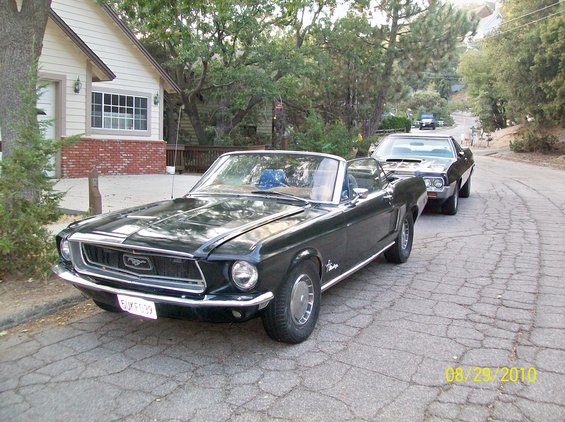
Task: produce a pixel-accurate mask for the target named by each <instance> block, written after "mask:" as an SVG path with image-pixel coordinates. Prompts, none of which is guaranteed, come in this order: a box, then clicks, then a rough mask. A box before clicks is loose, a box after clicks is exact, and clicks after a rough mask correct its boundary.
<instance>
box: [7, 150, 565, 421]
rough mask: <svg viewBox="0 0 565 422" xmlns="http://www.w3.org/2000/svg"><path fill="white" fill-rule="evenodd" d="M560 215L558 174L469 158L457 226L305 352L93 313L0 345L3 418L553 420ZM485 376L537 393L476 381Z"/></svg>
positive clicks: (328, 303) (369, 276) (374, 285)
mask: <svg viewBox="0 0 565 422" xmlns="http://www.w3.org/2000/svg"><path fill="white" fill-rule="evenodd" d="M564 214H565V172H562V171H557V170H551V169H547V168H541V167H534V166H530V165H527V164H520V163H515V162H505V161H500V160H496V159H493V158H488V157H477V168H476V171H475V174H474V176H473V185H472V190H471V197H470V198H468V199H462V200H461V201H460V208H459V213H458V214H457V215H456V216H454V217H451V216H444V215H441V214H439V213H437V212H434V211H433V210H432V211H426V212H425V213H424V214H423V215H422V217H421V219H420V220H419V221H418V222H417V223H416V239H415V242H414V249H413V251H412V256H411V257H410V260H409V261H408V262H407V263H406V264H402V265H398V266H397V265H393V264H388V263H386V262H385V261H384V260H383V259H382V258H379V259H377V260H376V261H375V262H374V263H372V264H370V265H369V266H367V267H365V268H364V269H363V270H361V271H359V272H358V273H356V274H355V275H353V276H351V277H349V278H348V279H346V280H344V281H343V282H341V283H340V284H338V285H337V286H335V287H333V288H332V289H330V290H328V291H327V292H325V293H324V294H323V296H322V308H321V312H320V319H319V322H318V325H317V327H316V330H315V331H314V333H313V335H312V336H311V338H310V339H309V340H307V341H306V342H304V343H302V344H299V345H293V346H291V345H286V344H281V343H276V342H273V341H271V340H270V339H269V338H268V337H267V336H266V334H265V333H264V331H263V327H262V325H261V322H260V320H258V319H257V320H253V321H250V322H247V323H243V324H208V323H201V322H190V321H180V320H168V319H159V320H157V321H144V320H141V319H140V318H136V317H125V316H122V315H119V314H111V313H107V312H103V311H98V310H94V311H92V312H90V313H88V314H86V315H82V316H80V317H79V318H77V319H75V320H73V321H71V322H70V323H69V324H68V325H66V326H49V325H47V326H43V327H41V328H40V329H39V330H36V331H33V332H18V331H17V330H16V331H15V332H14V333H13V334H9V335H7V336H4V337H2V338H0V420H6V421H7V420H10V421H35V420H37V421H39V420H41V421H55V420H81V421H91V420H92V421H95V420H104V421H111V420H126V421H153V420H158V421H168V420H184V421H186V420H190V421H199V420H202V421H263V420H280V421H290V420H292V421H294V420H308V421H327V420H340V421H421V420H425V421H436V420H438V421H439V420H441V421H445V420H453V421H491V420H492V421H496V420H500V421H560V422H562V421H563V420H565V393H564V391H565V282H564V278H563V273H564V272H565V218H564ZM457 367H460V368H463V369H462V371H463V374H470V375H471V376H470V377H468V378H467V379H460V382H451V383H450V382H448V381H447V380H446V370H447V368H457ZM486 367H488V368H492V373H494V370H495V368H502V367H509V368H526V370H527V368H535V369H536V380H535V381H534V382H528V380H525V382H521V381H520V380H519V381H517V382H511V381H509V382H501V374H498V375H497V377H496V379H494V380H492V381H490V382H475V380H474V378H475V375H476V372H474V371H475V369H474V368H486Z"/></svg>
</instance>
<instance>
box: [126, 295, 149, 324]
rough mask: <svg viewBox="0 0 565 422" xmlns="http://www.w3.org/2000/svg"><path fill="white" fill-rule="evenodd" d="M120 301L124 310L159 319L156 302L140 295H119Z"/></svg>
mask: <svg viewBox="0 0 565 422" xmlns="http://www.w3.org/2000/svg"><path fill="white" fill-rule="evenodd" d="M118 303H119V304H120V308H122V310H124V311H126V312H128V313H130V314H134V315H139V316H142V317H145V318H151V319H157V310H156V309H155V303H153V302H151V301H149V300H145V299H140V298H138V297H131V296H124V295H118Z"/></svg>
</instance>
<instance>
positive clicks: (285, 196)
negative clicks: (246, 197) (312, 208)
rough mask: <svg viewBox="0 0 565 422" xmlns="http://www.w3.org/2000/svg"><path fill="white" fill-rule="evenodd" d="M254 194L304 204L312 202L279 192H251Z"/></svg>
mask: <svg viewBox="0 0 565 422" xmlns="http://www.w3.org/2000/svg"><path fill="white" fill-rule="evenodd" d="M251 193H252V194H255V195H272V196H280V197H282V198H288V199H292V200H294V201H300V202H304V203H306V204H309V203H310V201H308V200H307V199H305V198H301V197H300V196H296V195H291V194H290V193H283V192H277V191H276V190H254V191H252V192H251Z"/></svg>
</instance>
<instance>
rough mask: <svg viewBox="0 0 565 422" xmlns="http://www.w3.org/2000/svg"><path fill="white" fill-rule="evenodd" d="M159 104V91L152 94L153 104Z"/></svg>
mask: <svg viewBox="0 0 565 422" xmlns="http://www.w3.org/2000/svg"><path fill="white" fill-rule="evenodd" d="M158 104H159V93H158V92H157V93H156V94H155V95H153V105H158Z"/></svg>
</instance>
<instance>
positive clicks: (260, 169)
mask: <svg viewBox="0 0 565 422" xmlns="http://www.w3.org/2000/svg"><path fill="white" fill-rule="evenodd" d="M338 168H339V161H338V160H337V159H335V158H331V157H327V156H322V155H308V154H285V153H268V152H261V153H253V154H230V155H225V156H223V157H221V158H219V159H218V160H217V161H216V162H215V163H214V164H213V165H212V167H211V168H210V169H209V170H208V171H207V172H206V174H205V175H204V176H203V178H202V180H201V182H199V183H198V184H197V185H196V186H195V188H194V189H193V190H192V191H191V193H228V194H234V193H235V194H251V193H258V191H261V192H265V193H267V192H276V193H282V194H286V195H292V196H296V197H299V198H303V199H306V200H312V201H320V202H331V201H332V198H333V193H334V189H335V184H336V178H337V174H338ZM261 192H259V193H261Z"/></svg>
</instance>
